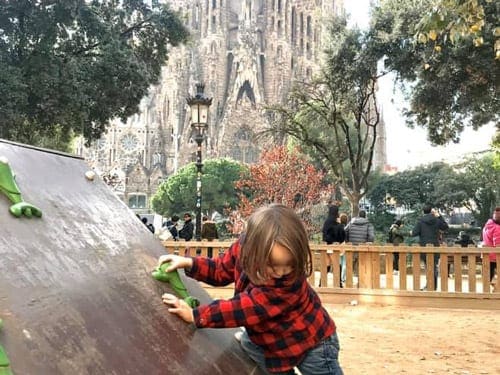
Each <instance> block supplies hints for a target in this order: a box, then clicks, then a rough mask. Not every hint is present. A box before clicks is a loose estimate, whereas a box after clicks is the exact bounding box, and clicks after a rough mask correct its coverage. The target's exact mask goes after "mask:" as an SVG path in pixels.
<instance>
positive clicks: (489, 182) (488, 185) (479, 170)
mask: <svg viewBox="0 0 500 375" xmlns="http://www.w3.org/2000/svg"><path fill="white" fill-rule="evenodd" d="M493 163H494V155H493V153H489V154H486V155H483V156H481V157H473V158H469V159H468V160H467V161H466V162H464V163H463V165H462V166H461V167H462V168H463V175H464V179H466V180H468V181H469V182H470V184H471V185H472V193H471V197H470V199H471V201H472V202H473V203H474V204H473V209H474V210H473V213H474V216H475V217H476V219H477V224H478V225H479V226H482V225H484V223H486V221H487V220H488V219H489V218H490V217H491V213H492V212H493V209H494V208H495V206H498V204H499V202H500V168H494V167H493Z"/></svg>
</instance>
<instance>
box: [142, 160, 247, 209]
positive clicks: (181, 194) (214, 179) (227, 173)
mask: <svg viewBox="0 0 500 375" xmlns="http://www.w3.org/2000/svg"><path fill="white" fill-rule="evenodd" d="M245 171H246V167H245V166H243V165H242V164H239V163H237V162H235V161H233V160H230V159H209V160H206V161H204V163H203V175H202V178H201V182H202V202H201V203H202V207H201V208H202V212H204V213H208V214H209V213H212V212H214V211H218V212H223V211H224V209H226V208H228V207H236V206H237V205H238V202H239V199H238V191H237V190H236V189H235V183H236V181H238V180H239V179H240V176H241V175H242V174H243V173H245ZM196 176H197V169H196V165H195V163H190V164H188V165H186V166H184V167H183V168H181V169H179V171H178V172H177V173H176V174H175V175H172V176H170V177H169V178H168V179H167V180H166V181H165V182H164V183H162V184H161V185H160V187H159V188H158V191H157V192H156V194H155V195H154V196H153V198H152V199H151V206H152V207H153V210H154V211H155V212H156V213H158V214H160V215H163V216H171V215H173V214H180V213H184V212H192V211H193V210H194V205H195V203H196Z"/></svg>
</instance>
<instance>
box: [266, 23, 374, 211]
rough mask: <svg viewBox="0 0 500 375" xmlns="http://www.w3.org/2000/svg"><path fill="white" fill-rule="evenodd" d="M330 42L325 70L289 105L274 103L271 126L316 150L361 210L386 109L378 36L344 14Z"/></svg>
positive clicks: (315, 154) (331, 31) (295, 94)
mask: <svg viewBox="0 0 500 375" xmlns="http://www.w3.org/2000/svg"><path fill="white" fill-rule="evenodd" d="M329 36H330V40H331V41H330V42H329V44H328V49H327V51H326V54H325V56H326V62H325V64H324V66H323V68H322V71H321V74H320V75H319V76H318V77H316V78H315V79H314V80H313V81H312V82H311V83H302V84H300V85H297V86H296V87H295V88H294V89H293V90H292V93H291V95H290V97H289V102H288V103H287V105H286V106H281V107H279V106H276V107H274V108H272V110H273V111H274V113H275V114H278V116H277V118H278V119H279V120H278V121H276V122H275V123H274V125H273V128H272V130H271V131H273V132H275V133H277V134H284V135H288V136H290V137H292V138H294V139H296V140H297V141H298V143H299V144H300V145H301V147H302V148H303V149H304V151H305V152H308V153H310V154H311V155H312V156H313V157H314V158H315V159H316V161H317V162H318V165H320V166H321V167H322V169H324V170H326V171H328V172H329V173H331V175H332V177H333V181H334V183H335V185H337V186H339V187H340V189H341V191H342V193H343V194H344V195H345V196H347V198H348V199H349V201H350V203H351V212H353V215H357V213H358V210H359V201H360V199H361V198H362V197H363V196H364V195H365V193H366V190H367V187H368V178H369V174H370V171H371V170H372V161H373V151H374V147H375V139H376V137H377V126H378V124H379V121H380V115H379V112H378V108H377V98H376V93H377V91H376V81H377V78H378V75H377V61H378V60H379V57H380V55H379V53H380V51H379V46H378V42H377V41H376V40H374V39H373V38H372V37H371V34H367V33H363V32H361V31H359V30H356V29H355V30H351V29H348V28H347V26H346V21H345V19H343V18H336V19H335V20H334V21H333V22H332V24H331V26H330V29H329Z"/></svg>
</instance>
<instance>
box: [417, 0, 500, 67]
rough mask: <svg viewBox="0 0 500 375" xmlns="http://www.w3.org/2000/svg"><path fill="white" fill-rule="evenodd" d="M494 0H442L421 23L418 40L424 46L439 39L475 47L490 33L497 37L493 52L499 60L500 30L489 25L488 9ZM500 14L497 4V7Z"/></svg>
mask: <svg viewBox="0 0 500 375" xmlns="http://www.w3.org/2000/svg"><path fill="white" fill-rule="evenodd" d="M487 3H493V0H482V1H481V0H479V1H478V0H439V1H438V2H437V4H435V5H434V6H433V8H432V10H431V11H430V12H428V13H427V14H426V15H424V17H423V18H422V20H421V21H420V24H419V26H420V32H419V33H418V36H417V38H418V40H419V41H420V42H422V43H425V42H427V41H431V42H434V41H436V40H437V39H438V38H439V39H440V40H441V41H442V42H443V44H445V43H446V42H447V41H449V42H451V43H452V44H457V43H458V42H459V41H460V40H462V39H466V41H467V42H470V43H472V44H473V45H474V46H476V47H481V46H482V45H483V44H484V36H485V35H486V37H487V36H488V33H491V34H492V35H493V37H494V43H493V45H490V46H489V47H492V52H493V53H494V55H493V56H494V57H495V58H496V59H497V60H499V59H500V27H499V25H498V24H487V23H486V22H487V20H486V19H485V15H486V12H485V8H486V7H485V6H484V5H483V4H487ZM497 14H498V4H497Z"/></svg>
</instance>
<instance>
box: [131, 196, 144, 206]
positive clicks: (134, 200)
mask: <svg viewBox="0 0 500 375" xmlns="http://www.w3.org/2000/svg"><path fill="white" fill-rule="evenodd" d="M128 206H129V207H130V208H146V195H145V194H129V196H128Z"/></svg>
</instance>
